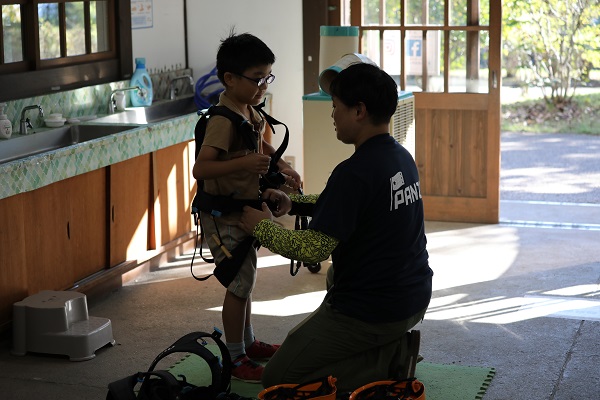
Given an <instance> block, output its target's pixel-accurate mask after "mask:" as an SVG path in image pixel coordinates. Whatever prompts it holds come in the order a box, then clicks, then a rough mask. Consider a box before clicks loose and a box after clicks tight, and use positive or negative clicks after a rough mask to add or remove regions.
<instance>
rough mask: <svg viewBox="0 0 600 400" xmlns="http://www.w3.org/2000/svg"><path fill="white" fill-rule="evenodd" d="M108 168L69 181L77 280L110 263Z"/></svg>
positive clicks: (72, 252)
mask: <svg viewBox="0 0 600 400" xmlns="http://www.w3.org/2000/svg"><path fill="white" fill-rule="evenodd" d="M106 174H107V171H106V169H105V168H102V169H99V170H96V171H92V172H88V173H86V174H83V175H78V176H75V177H74V178H71V179H69V180H67V182H68V186H67V187H66V190H67V193H68V197H69V204H70V217H69V225H68V229H69V239H70V243H71V264H72V268H73V278H74V279H75V282H77V281H79V280H81V279H83V278H86V277H88V276H90V275H92V274H94V273H96V272H99V271H101V270H103V269H105V268H106V267H107V265H108V218H107V192H106Z"/></svg>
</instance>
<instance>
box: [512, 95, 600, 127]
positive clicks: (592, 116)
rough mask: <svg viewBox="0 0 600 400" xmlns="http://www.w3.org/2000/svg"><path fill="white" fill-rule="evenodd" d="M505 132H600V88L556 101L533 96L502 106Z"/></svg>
mask: <svg viewBox="0 0 600 400" xmlns="http://www.w3.org/2000/svg"><path fill="white" fill-rule="evenodd" d="M501 130H502V131H503V132H540V133H541V132H549V133H584V134H591V135H598V136H600V92H599V93H596V94H586V95H575V96H573V97H572V98H571V101H570V102H569V103H565V104H559V105H554V104H552V103H547V102H544V101H543V100H542V101H540V99H532V100H526V101H521V102H516V103H512V104H504V105H503V106H502V125H501Z"/></svg>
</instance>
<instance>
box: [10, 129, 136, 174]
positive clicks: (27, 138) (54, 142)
mask: <svg viewBox="0 0 600 400" xmlns="http://www.w3.org/2000/svg"><path fill="white" fill-rule="evenodd" d="M129 129H133V127H131V126H111V125H70V126H68V125H67V126H63V127H60V128H54V129H50V130H45V131H41V132H37V133H32V134H29V135H23V136H21V135H19V134H15V136H16V137H15V136H13V137H12V138H11V139H8V140H0V164H2V163H6V162H9V161H13V160H18V159H20V158H24V157H28V156H32V155H35V154H40V153H45V152H48V151H52V150H56V149H60V148H62V147H67V146H72V145H74V144H77V143H82V142H87V141H89V140H94V139H99V138H102V137H105V136H109V135H112V134H114V133H118V132H123V131H126V130H129Z"/></svg>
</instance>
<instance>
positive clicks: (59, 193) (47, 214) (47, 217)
mask: <svg viewBox="0 0 600 400" xmlns="http://www.w3.org/2000/svg"><path fill="white" fill-rule="evenodd" d="M68 186H69V185H68V182H67V181H61V182H57V183H53V184H51V185H48V186H44V187H42V188H40V189H37V190H34V191H32V192H27V193H25V194H24V205H26V207H27V209H25V210H24V222H25V227H26V232H27V237H26V238H25V246H26V255H25V260H26V265H27V267H26V268H27V286H28V294H35V293H37V292H39V291H40V290H64V289H67V288H69V287H71V286H72V285H73V283H74V282H75V279H74V274H73V271H72V269H71V250H70V242H69V236H70V222H69V219H70V210H69V208H70V203H69V195H68V190H67V189H66V188H67V187H68Z"/></svg>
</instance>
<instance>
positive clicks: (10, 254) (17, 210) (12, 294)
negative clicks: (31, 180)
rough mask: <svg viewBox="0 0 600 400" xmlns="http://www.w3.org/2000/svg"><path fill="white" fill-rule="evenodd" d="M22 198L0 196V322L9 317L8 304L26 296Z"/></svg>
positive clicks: (25, 237) (10, 307)
mask: <svg viewBox="0 0 600 400" xmlns="http://www.w3.org/2000/svg"><path fill="white" fill-rule="evenodd" d="M24 198H25V195H23V194H18V195H15V196H11V197H7V198H5V199H2V200H0V255H1V257H0V325H3V324H4V323H6V322H8V321H9V320H10V319H11V316H12V304H13V303H16V302H17V301H21V300H23V299H24V298H25V297H27V265H26V261H25V255H26V250H25V243H26V240H27V235H26V231H25V221H24V217H23V209H24V208H25V207H24V202H25V200H24Z"/></svg>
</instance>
